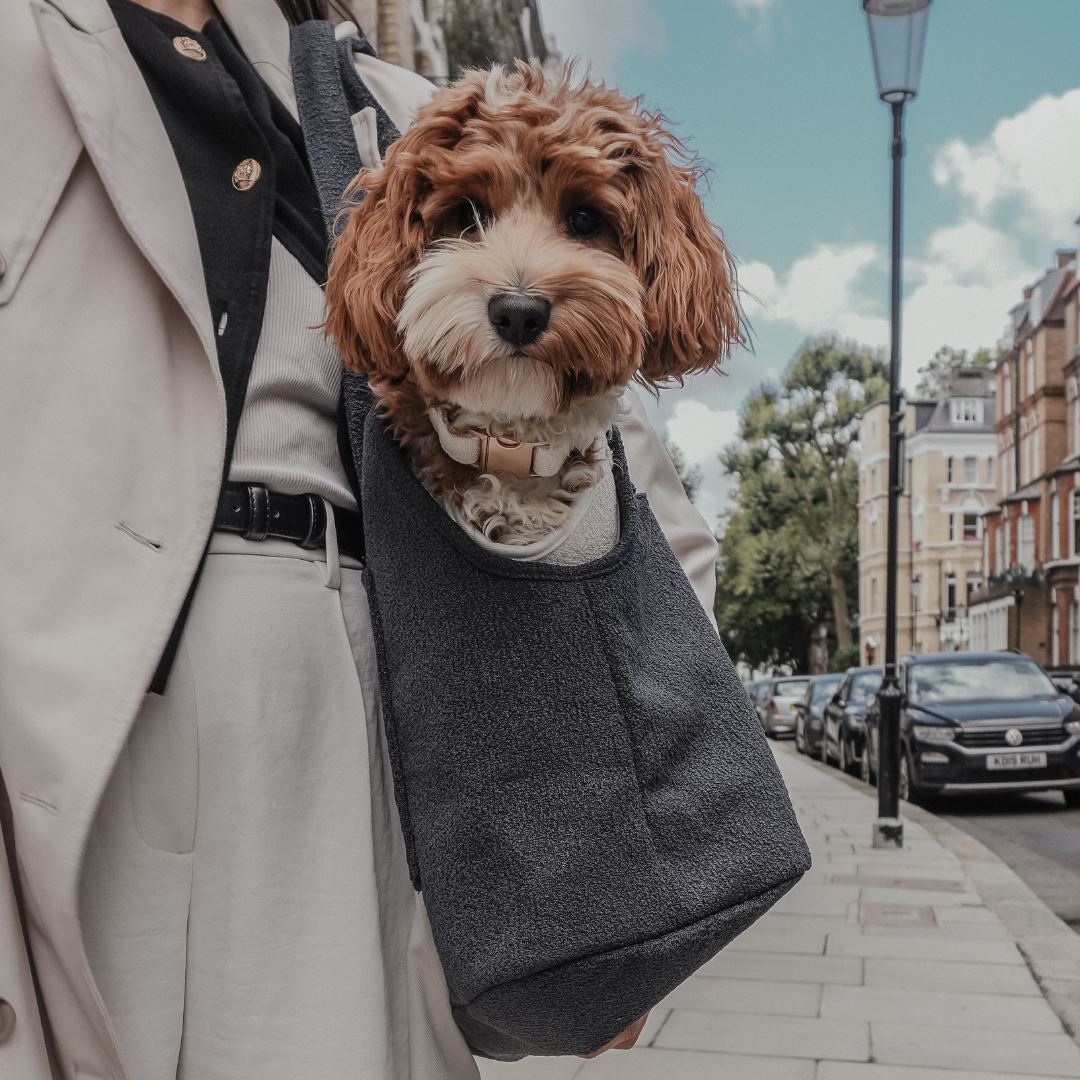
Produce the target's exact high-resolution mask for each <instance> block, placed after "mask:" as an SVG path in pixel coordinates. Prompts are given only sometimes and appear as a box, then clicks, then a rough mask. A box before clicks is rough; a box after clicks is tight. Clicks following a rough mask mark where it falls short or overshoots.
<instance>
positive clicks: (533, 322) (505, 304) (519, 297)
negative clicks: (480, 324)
mask: <svg viewBox="0 0 1080 1080" xmlns="http://www.w3.org/2000/svg"><path fill="white" fill-rule="evenodd" d="M550 317H551V301H550V300H545V299H544V298H543V297H542V296H531V295H530V294H529V293H497V294H496V295H495V296H493V297H492V298H491V299H490V300H489V301H488V319H489V320H490V321H491V325H492V326H494V327H495V333H496V334H498V335H499V337H501V338H502V339H503V341H508V342H510V344H511V345H531V344H532V343H533V342H534V341H535V340H536V339H537V338H538V337H539V336H540V335H541V334H542V333H543V332H544V328H545V327H546V326H547V324H548V319H549V318H550Z"/></svg>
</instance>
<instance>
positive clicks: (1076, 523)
mask: <svg viewBox="0 0 1080 1080" xmlns="http://www.w3.org/2000/svg"><path fill="white" fill-rule="evenodd" d="M1069 507H1070V512H1069V516H1070V517H1071V518H1072V530H1071V532H1072V550H1071V551H1070V552H1069V554H1070V555H1071V556H1072V557H1073V558H1074V559H1075V558H1076V557H1077V556H1080V488H1074V489H1073V492H1072V498H1071V500H1070V502H1069Z"/></svg>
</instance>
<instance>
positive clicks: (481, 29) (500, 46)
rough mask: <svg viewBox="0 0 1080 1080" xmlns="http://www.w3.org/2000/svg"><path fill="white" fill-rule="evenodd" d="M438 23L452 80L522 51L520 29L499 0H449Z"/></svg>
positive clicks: (504, 60)
mask: <svg viewBox="0 0 1080 1080" xmlns="http://www.w3.org/2000/svg"><path fill="white" fill-rule="evenodd" d="M441 24H442V31H443V40H444V41H445V43H446V58H447V63H448V65H449V68H450V78H451V79H456V78H458V77H459V76H460V75H461V73H462V72H463V71H465V70H466V69H468V68H489V67H491V65H492V64H496V63H499V64H510V63H512V62H513V60H514V57H515V56H516V55H519V54H521V53H522V49H521V48H520V46H521V45H522V42H521V40H520V39H521V31H520V29H519V28H518V27H517V25H516V23H515V21H514V19H513V17H512V16H511V15H510V14H509V13H508V12H507V10H506V8H505V6H504V5H503V4H502V3H500V2H499V0H449V2H448V3H447V5H446V9H445V14H444V15H443V18H442V23H441Z"/></svg>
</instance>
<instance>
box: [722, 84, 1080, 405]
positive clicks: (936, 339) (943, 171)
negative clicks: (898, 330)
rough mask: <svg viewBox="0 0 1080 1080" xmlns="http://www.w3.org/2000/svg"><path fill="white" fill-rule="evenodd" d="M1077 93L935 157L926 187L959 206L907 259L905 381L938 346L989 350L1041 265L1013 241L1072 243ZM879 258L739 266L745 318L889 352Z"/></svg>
mask: <svg viewBox="0 0 1080 1080" xmlns="http://www.w3.org/2000/svg"><path fill="white" fill-rule="evenodd" d="M1077 176H1080V89H1077V90H1070V91H1068V92H1067V93H1065V94H1063V95H1061V96H1060V97H1053V96H1051V95H1047V96H1044V97H1041V98H1039V99H1038V100H1037V101H1035V102H1033V103H1032V104H1031V105H1029V106H1028V107H1027V108H1026V109H1024V110H1023V111H1022V112H1020V113H1017V114H1016V115H1015V116H1012V117H1007V118H1005V119H1003V120H1000V121H999V122H998V123H997V124H996V125H995V127H994V130H993V132H992V133H991V134H990V136H989V138H987V139H985V140H983V141H982V142H980V143H976V144H969V143H966V142H964V141H963V140H960V139H953V140H951V141H950V142H949V143H947V144H946V145H945V146H944V147H942V149H941V150H940V151H939V152H938V154H937V156H936V158H935V160H934V165H933V178H934V181H935V182H936V183H937V184H938V186H939V187H941V188H943V189H950V188H951V189H953V190H955V191H956V192H958V193H959V194H960V196H961V199H962V206H961V211H960V214H959V217H958V220H957V221H956V222H954V223H953V224H950V225H946V226H942V227H941V228H938V229H936V230H935V231H934V232H933V233H931V235H930V237H929V238H928V239H927V240H926V242H925V243H924V244H923V245H922V248H921V250H918V251H916V252H914V253H909V256H908V258H906V259H905V262H904V276H905V283H906V290H905V300H904V312H903V335H904V339H903V350H902V355H903V361H904V370H903V382H904V385H905V386H907V387H911V386H913V385H914V384H915V381H916V378H917V374H916V373H917V370H918V368H919V367H921V366H922V365H923V364H925V363H926V361H927V360H929V359H930V357H931V356H933V354H934V352H935V351H936V350H937V349H938V348H939V347H940V346H942V345H946V344H947V345H952V346H954V347H956V348H967V349H976V348H978V347H980V346H983V345H988V346H992V345H993V344H994V343H995V342H996V341H997V339H998V337H999V335H1000V334H1001V329H1002V327H1003V326H1004V324H1005V322H1006V320H1007V316H1008V311H1009V309H1010V308H1011V307H1012V306H1013V305H1014V304H1016V303H1017V302H1019V300H1020V298H1021V296H1022V290H1023V288H1024V286H1025V285H1027V284H1030V283H1031V282H1032V281H1034V280H1035V279H1036V278H1037V277H1038V276H1039V275H1040V274H1041V273H1042V271H1043V269H1044V264H1042V263H1032V262H1031V261H1029V260H1028V259H1027V258H1025V256H1024V254H1023V252H1022V250H1021V240H1024V241H1026V242H1028V243H1030V242H1031V241H1035V242H1036V243H1038V244H1039V245H1040V246H1042V245H1045V248H1046V250H1045V256H1044V257H1045V265H1048V264H1049V263H1050V250H1049V249H1050V248H1052V247H1053V246H1054V245H1063V244H1068V243H1070V242H1071V241H1072V240H1073V237H1074V235H1075V234H1074V230H1073V225H1072V223H1073V220H1074V219H1075V217H1076V215H1077V213H1078V212H1080V185H1078V184H1077V181H1076V177H1077ZM886 257H887V252H885V251H883V250H882V249H880V248H878V247H876V246H875V245H873V244H869V243H866V242H860V243H854V244H845V245H831V244H821V245H819V246H818V247H816V248H814V249H813V251H811V252H809V254H807V255H804V256H802V257H801V258H799V259H797V260H796V261H795V262H794V263H793V264H792V266H791V267H790V269H789V270H788V271H787V272H786V273H781V274H779V275H778V274H776V272H775V271H774V270H773V269H772V267H770V266H768V265H766V264H765V263H761V262H749V263H747V264H746V265H745V266H743V267H742V270H741V272H740V280H741V282H742V284H743V286H744V287H745V288H746V289H747V290H748V292H749V293H752V294H755V295H756V296H757V298H758V300H760V303H757V302H755V301H754V300H753V299H752V298H750V297H747V298H746V310H747V314H748V315H749V316H750V318H751V321H755V320H758V321H774V322H775V321H781V322H787V323H789V324H791V325H793V326H794V327H796V328H797V329H798V330H799V331H800V332H802V333H806V334H813V333H822V332H828V331H837V332H838V333H840V334H841V335H843V336H844V337H853V338H856V339H857V340H859V341H861V342H864V343H865V344H867V345H885V344H887V343H888V339H889V330H888V321H887V315H888V311H887V295H886V294H885V291H884V289H883V288H882V286H881V276H880V275H879V276H878V278H877V280H876V281H875V282H874V287H873V290H872V291H868V290H867V288H866V285H867V282H866V277H867V275H868V272H869V271H872V270H881V271H884V270H886V269H887V263H886V261H885V260H886Z"/></svg>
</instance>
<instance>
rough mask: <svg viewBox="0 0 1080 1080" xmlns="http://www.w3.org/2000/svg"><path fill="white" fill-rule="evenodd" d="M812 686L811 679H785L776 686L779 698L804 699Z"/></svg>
mask: <svg viewBox="0 0 1080 1080" xmlns="http://www.w3.org/2000/svg"><path fill="white" fill-rule="evenodd" d="M809 685H810V680H809V679H785V680H784V682H778V683H777V684H776V696H777V697H802V696H803V695H804V694H805V693H806V688H807V687H808V686H809Z"/></svg>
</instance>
